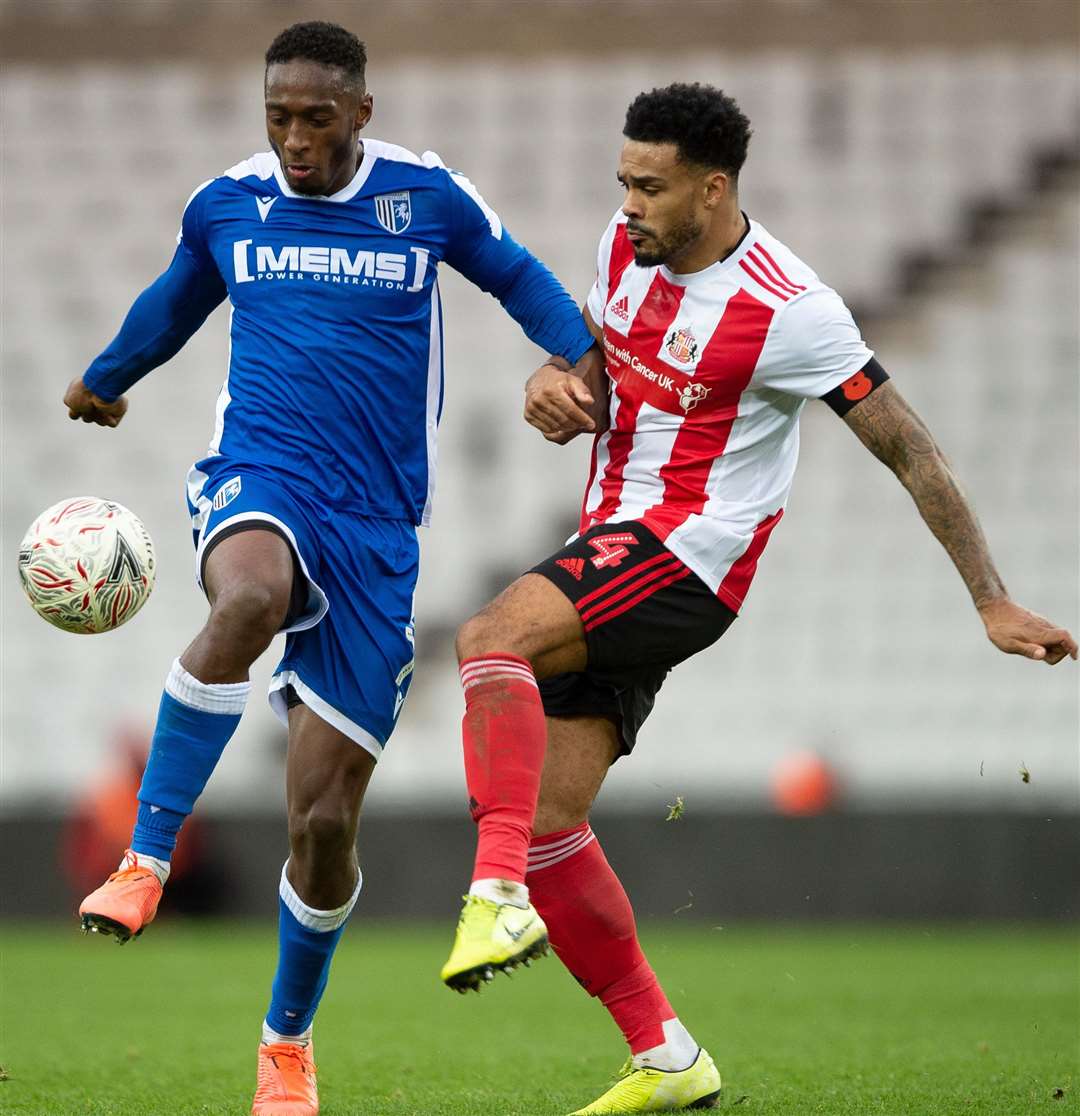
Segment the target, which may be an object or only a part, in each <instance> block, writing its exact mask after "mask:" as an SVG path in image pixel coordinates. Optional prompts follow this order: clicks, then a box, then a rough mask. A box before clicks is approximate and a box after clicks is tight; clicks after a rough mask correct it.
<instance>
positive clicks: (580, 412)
mask: <svg viewBox="0 0 1080 1116" xmlns="http://www.w3.org/2000/svg"><path fill="white" fill-rule="evenodd" d="M525 421H526V422H528V423H529V424H530V425H531V426H535V427H536V429H537V430H539V431H540V433H541V434H543V435H544V437H545V438H546V439H547V440H548V441H549V442H554V443H555V444H556V445H560V446H563V445H566V443H567V442H569V441H571V440H572V439H574V438H576V437H577V436H578V435H579V434H582V433H585V432H589V433H594V432H596V431H598V430H603V429H606V425H607V375H606V373H605V371H604V358H603V355H602V354H601V353H600V351H599V349H596V348H593V349H590V350H589V351H588V352H587V353H586V354H585V355H584V356H583V357H582V358H581V360H579V361H578V363H577V364H576V365H575V366H574V368H573V369H572V370H571V368H570V366H569V365H568V364H567V363H566V361H564V360H562V359H561V358H559V357H552V358H550V359H549V360H548V361H547V363H545V364H543V365H541V366H540V367H539V368H538V369H537V370H536V371H535V372H534V373H533V374H532V376H530V377H529V380H528V382H527V383H526V385H525Z"/></svg>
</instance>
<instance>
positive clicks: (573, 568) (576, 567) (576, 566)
mask: <svg viewBox="0 0 1080 1116" xmlns="http://www.w3.org/2000/svg"><path fill="white" fill-rule="evenodd" d="M555 565H556V566H562V568H563V569H564V570H566V572H567V573H568V574H569V575H570V576H571V577H572V578H573V579H574V580H575V581H580V580H581V571H582V570H584V569H585V559H584V558H559V559H557V560H556V562H555Z"/></svg>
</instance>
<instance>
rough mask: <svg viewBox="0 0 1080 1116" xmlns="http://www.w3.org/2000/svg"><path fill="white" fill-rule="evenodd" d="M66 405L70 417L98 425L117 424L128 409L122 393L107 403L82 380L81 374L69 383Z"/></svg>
mask: <svg viewBox="0 0 1080 1116" xmlns="http://www.w3.org/2000/svg"><path fill="white" fill-rule="evenodd" d="M64 406H65V407H67V409H68V418H69V419H82V420H83V422H93V423H96V424H97V425H98V426H117V425H119V423H120V420H121V419H122V418H123V417H124V415H125V413H126V412H127V409H128V404H127V399H126V398H125V397H124V396H123V395H121V396H120V397H119V398H118V399H115V400H113V402H112V403H106V402H105V400H104V399H102V398H101V396H100V395H95V394H94V393H93V392H92V391H91V390H90V389H89V388H88V387H87V386H86V384H84V383H83V382H82V377H81V376H80V377H79V379H77V380H72V381H71V383H70V384H68V389H67V391H65V392H64Z"/></svg>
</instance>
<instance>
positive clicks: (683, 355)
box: [667, 329, 698, 364]
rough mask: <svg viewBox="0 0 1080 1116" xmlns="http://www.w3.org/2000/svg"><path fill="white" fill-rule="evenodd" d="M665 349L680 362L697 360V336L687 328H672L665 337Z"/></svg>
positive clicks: (686, 362) (685, 362) (688, 362)
mask: <svg viewBox="0 0 1080 1116" xmlns="http://www.w3.org/2000/svg"><path fill="white" fill-rule="evenodd" d="M667 351H668V352H669V353H671V355H672V356H673V357H674V358H675V359H676V360H677V361H678V362H679V363H680V364H691V363H692V362H693V361H695V360H697V355H698V343H697V338H695V337H694V335H693V334H692V333H691V332H690V330H688V329H676V330H672V332H671V335H670V336H669V337H668V339H667Z"/></svg>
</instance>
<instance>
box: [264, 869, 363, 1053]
mask: <svg viewBox="0 0 1080 1116" xmlns="http://www.w3.org/2000/svg"><path fill="white" fill-rule="evenodd" d="M362 883H363V876H360V877H359V878H358V879H357V881H356V890H355V891H354V892H353V893H352V896H351V898H350V899H349V901H348V902H347V903H345V904H344V905H343V906H341V907H338V908H337V910H334V911H316V910H313V909H312V908H311V907H309V906H307V904H306V903H304V902H303V900H302V899H301V898H300V896H299V895H297V894H296V891H295V890H294V889H293V886H292V884H291V883H289V880H288V877H287V876H286V875H285V869H284V868H283V869H282V870H281V886H280V887H279V889H278V894H279V899H278V911H279V915H278V967H277V972H276V973H275V974H274V985H273V988H272V989H271V992H270V1010H269V1011H268V1012H267V1013H266V1025H267V1026H268V1027H269V1028H270V1029H271V1030H272V1031H276V1032H277V1033H278V1034H279V1035H302V1034H303V1033H304V1032H305V1031H307V1029H308V1028H309V1027H310V1026H311V1021H312V1019H314V1018H315V1009H316V1008H317V1007H318V1006H319V1001H320V1000H321V999H322V994H323V990H324V989H325V988H326V981H327V978H328V977H329V975H330V961H331V959H332V958H333V956H334V950H335V948H336V947H337V944H338V939H339V938H340V937H341V934H342V931H344V929H345V923H346V922H347V921H348V918H349V915H350V914H351V913H352V909H353V907H354V906H355V905H356V900H357V897H358V896H359V894H360V885H361V884H362Z"/></svg>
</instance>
